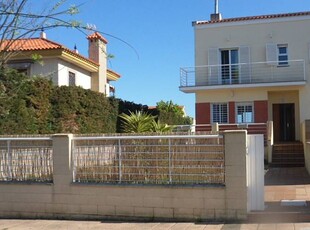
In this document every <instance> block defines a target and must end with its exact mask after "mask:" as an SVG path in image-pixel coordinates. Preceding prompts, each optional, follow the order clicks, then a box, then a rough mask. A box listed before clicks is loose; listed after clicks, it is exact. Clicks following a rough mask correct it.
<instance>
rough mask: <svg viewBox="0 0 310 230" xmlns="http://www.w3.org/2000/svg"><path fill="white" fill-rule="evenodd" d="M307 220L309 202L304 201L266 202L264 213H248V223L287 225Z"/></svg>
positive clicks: (308, 216) (309, 211) (309, 214)
mask: <svg viewBox="0 0 310 230" xmlns="http://www.w3.org/2000/svg"><path fill="white" fill-rule="evenodd" d="M309 220H310V208H309V202H308V201H304V200H282V201H281V202H266V209H265V211H252V212H250V213H248V221H249V222H268V223H276V222H278V223H287V222H304V221H309Z"/></svg>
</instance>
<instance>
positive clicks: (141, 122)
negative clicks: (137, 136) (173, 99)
mask: <svg viewBox="0 0 310 230" xmlns="http://www.w3.org/2000/svg"><path fill="white" fill-rule="evenodd" d="M129 113H130V114H129V115H128V114H125V113H122V114H121V115H119V116H120V118H122V120H123V122H122V130H123V131H124V132H125V133H145V132H150V131H152V126H153V125H152V124H153V121H154V119H155V117H154V116H152V115H150V114H147V113H144V112H141V111H136V112H135V113H133V112H129Z"/></svg>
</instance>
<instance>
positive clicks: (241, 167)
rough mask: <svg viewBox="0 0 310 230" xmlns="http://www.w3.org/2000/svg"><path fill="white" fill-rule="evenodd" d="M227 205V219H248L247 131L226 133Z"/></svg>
mask: <svg viewBox="0 0 310 230" xmlns="http://www.w3.org/2000/svg"><path fill="white" fill-rule="evenodd" d="M224 143H225V144H224V145H225V186H226V194H225V205H226V216H227V219H246V217H247V183H246V180H247V177H246V153H247V149H246V144H247V131H246V130H238V131H230V130H229V131H225V132H224Z"/></svg>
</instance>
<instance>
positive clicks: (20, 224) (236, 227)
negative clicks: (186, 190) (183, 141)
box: [0, 219, 310, 230]
mask: <svg viewBox="0 0 310 230" xmlns="http://www.w3.org/2000/svg"><path fill="white" fill-rule="evenodd" d="M309 221H310V220H309ZM30 229H31V230H42V229H43V230H62V229H65V230H76V229H83V230H96V229H98V230H99V229H103V230H123V229H124V230H131V229H134V230H140V229H141V230H145V229H146V230H148V229H152V230H161V229H163V230H168V229H169V230H171V229H177V230H182V229H186V230H187V229H188V230H191V229H193V230H310V222H309V223H275V224H274V223H273V224H266V223H262V224H253V223H250V224H245V223H241V224H212V223H159V222H150V223H130V222H128V223H127V222H108V221H68V220H13V219H12V220H6V219H0V230H30Z"/></svg>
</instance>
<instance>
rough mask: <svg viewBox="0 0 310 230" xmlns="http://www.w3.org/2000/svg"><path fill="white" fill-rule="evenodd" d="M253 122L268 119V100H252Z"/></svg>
mask: <svg viewBox="0 0 310 230" xmlns="http://www.w3.org/2000/svg"><path fill="white" fill-rule="evenodd" d="M254 119H255V123H266V122H267V121H268V101H254Z"/></svg>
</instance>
